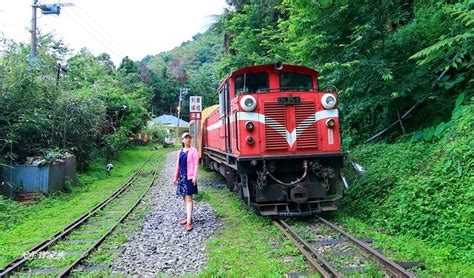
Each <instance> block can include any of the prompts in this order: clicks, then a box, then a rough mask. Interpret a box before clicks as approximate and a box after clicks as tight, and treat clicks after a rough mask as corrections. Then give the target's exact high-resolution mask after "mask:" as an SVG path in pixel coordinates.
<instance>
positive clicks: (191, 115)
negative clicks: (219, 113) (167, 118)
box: [189, 112, 201, 121]
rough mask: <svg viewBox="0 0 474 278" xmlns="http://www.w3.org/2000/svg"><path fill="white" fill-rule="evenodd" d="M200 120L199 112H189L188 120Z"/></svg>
mask: <svg viewBox="0 0 474 278" xmlns="http://www.w3.org/2000/svg"><path fill="white" fill-rule="evenodd" d="M200 119H201V112H189V120H190V121H192V120H195V121H197V120H200Z"/></svg>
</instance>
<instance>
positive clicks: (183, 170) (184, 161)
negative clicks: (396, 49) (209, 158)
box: [174, 132, 199, 232]
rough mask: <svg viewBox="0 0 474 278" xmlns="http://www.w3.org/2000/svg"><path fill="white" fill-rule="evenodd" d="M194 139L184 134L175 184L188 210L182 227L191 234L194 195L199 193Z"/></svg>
mask: <svg viewBox="0 0 474 278" xmlns="http://www.w3.org/2000/svg"><path fill="white" fill-rule="evenodd" d="M192 139H193V137H192V136H191V134H189V133H188V132H185V133H183V135H182V136H181V140H182V142H183V149H182V150H181V151H179V154H178V159H177V161H176V171H175V174H174V184H175V185H176V186H177V188H176V195H178V196H182V197H183V200H184V207H185V209H186V216H187V217H186V219H183V220H181V221H180V222H179V223H180V224H181V225H186V226H185V228H186V230H187V231H188V232H189V231H191V230H192V229H193V224H192V216H193V194H196V193H197V192H198V189H197V183H196V182H197V174H198V166H199V155H198V151H197V149H196V148H194V147H192V146H191V141H192Z"/></svg>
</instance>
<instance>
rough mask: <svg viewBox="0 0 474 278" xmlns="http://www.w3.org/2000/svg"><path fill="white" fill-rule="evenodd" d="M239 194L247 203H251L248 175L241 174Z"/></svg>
mask: <svg viewBox="0 0 474 278" xmlns="http://www.w3.org/2000/svg"><path fill="white" fill-rule="evenodd" d="M238 194H239V196H240V198H241V199H242V200H243V201H244V203H245V204H246V205H250V191H249V185H248V176H247V175H240V182H239V183H238Z"/></svg>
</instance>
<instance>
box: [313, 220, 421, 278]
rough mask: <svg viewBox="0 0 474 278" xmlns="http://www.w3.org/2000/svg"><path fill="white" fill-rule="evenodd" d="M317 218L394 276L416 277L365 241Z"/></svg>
mask: <svg viewBox="0 0 474 278" xmlns="http://www.w3.org/2000/svg"><path fill="white" fill-rule="evenodd" d="M318 218H319V220H320V221H321V222H322V223H323V224H325V225H326V226H328V227H329V228H331V229H333V230H335V231H337V232H339V233H341V234H343V235H344V236H345V237H346V238H348V239H349V240H350V241H351V242H353V243H354V244H356V245H357V246H358V247H359V249H361V250H362V251H364V252H365V253H367V254H369V255H370V256H371V257H373V258H374V259H375V260H376V261H377V262H378V263H380V264H382V265H383V266H384V267H385V269H386V270H387V271H388V272H389V273H390V274H391V275H393V276H395V277H410V278H412V277H416V275H414V274H413V273H411V272H409V271H407V270H405V269H404V268H403V267H401V266H399V265H398V264H396V263H395V262H393V261H391V260H389V259H388V258H386V257H385V256H383V255H382V254H380V253H379V252H377V250H375V249H373V248H372V247H370V246H369V245H367V244H366V243H364V242H362V241H360V240H358V239H357V238H355V237H353V236H351V235H350V234H348V233H347V232H345V231H344V230H342V229H341V228H339V227H337V226H335V225H334V224H332V223H331V222H329V221H327V220H325V219H324V218H322V217H320V216H318Z"/></svg>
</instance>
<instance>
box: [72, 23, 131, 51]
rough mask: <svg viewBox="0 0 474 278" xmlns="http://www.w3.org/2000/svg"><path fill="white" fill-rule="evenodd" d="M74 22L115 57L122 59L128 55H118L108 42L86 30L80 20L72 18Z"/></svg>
mask: <svg viewBox="0 0 474 278" xmlns="http://www.w3.org/2000/svg"><path fill="white" fill-rule="evenodd" d="M70 18H71V19H72V20H73V21H74V22H76V24H77V25H78V26H80V27H81V28H82V29H83V30H84V31H86V32H87V33H88V34H89V35H90V36H92V37H93V38H94V39H95V40H96V41H97V42H98V43H99V44H101V45H102V46H103V47H105V48H106V49H107V50H108V51H110V54H113V55H115V56H118V57H119V58H120V57H124V56H126V55H123V53H122V54H119V53H117V52H116V51H115V50H114V49H112V48H110V47H109V46H108V45H107V43H106V42H104V41H103V40H102V39H101V38H99V37H97V36H96V35H95V34H93V33H91V32H90V31H89V30H88V29H87V28H85V26H83V25H84V24H83V23H81V22H79V20H78V19H77V18H76V17H75V16H71V17H70Z"/></svg>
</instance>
